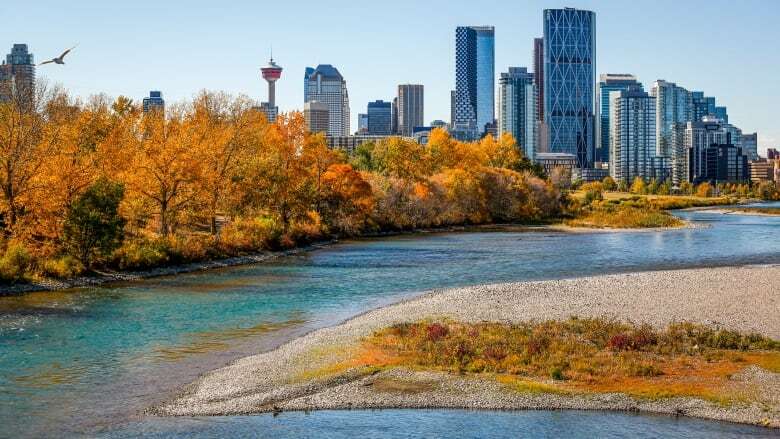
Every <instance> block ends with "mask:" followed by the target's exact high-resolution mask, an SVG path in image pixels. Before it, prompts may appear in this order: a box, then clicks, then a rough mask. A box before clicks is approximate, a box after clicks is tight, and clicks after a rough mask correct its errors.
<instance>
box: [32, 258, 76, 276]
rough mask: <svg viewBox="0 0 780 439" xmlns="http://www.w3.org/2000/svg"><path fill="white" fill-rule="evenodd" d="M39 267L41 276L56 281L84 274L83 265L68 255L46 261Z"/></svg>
mask: <svg viewBox="0 0 780 439" xmlns="http://www.w3.org/2000/svg"><path fill="white" fill-rule="evenodd" d="M40 265H41V274H43V275H44V276H47V277H53V278H57V279H67V278H71V277H74V276H78V275H79V274H81V273H83V272H84V265H82V263H81V262H80V261H79V260H78V259H76V258H74V257H73V256H70V255H64V256H61V257H58V258H54V259H46V260H44V261H43V263H41V264H40Z"/></svg>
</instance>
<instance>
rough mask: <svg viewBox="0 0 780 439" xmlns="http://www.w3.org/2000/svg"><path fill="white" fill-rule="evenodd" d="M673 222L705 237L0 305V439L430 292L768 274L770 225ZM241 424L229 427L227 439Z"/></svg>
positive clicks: (422, 244) (325, 258) (327, 260)
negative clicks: (750, 271) (677, 274)
mask: <svg viewBox="0 0 780 439" xmlns="http://www.w3.org/2000/svg"><path fill="white" fill-rule="evenodd" d="M680 215H681V216H684V217H686V218H689V219H693V220H695V221H696V222H697V223H699V224H702V225H708V226H709V227H706V228H694V229H683V230H671V231H662V232H638V233H582V234H564V233H556V232H527V233H521V232H517V233H515V232H492V233H459V234H449V233H443V234H429V235H410V236H401V237H394V238H387V239H378V240H366V241H354V242H345V243H341V244H338V245H334V246H331V247H328V248H325V249H321V250H317V251H313V252H310V253H307V254H303V255H298V256H291V257H285V258H282V259H279V260H276V261H274V262H272V263H268V264H259V265H253V266H246V267H237V268H231V269H225V270H219V271H212V272H207V273H197V274H189V275H182V276H177V277H171V278H162V279H154V280H148V281H143V282H137V283H131V284H121V285H112V286H103V287H97V288H84V289H76V290H70V291H63V292H53V293H51V292H50V293H31V294H25V295H22V296H18V297H6V298H0V425H2V426H4V429H3V430H0V436H4V435H7V436H9V437H18V436H51V435H55V434H60V433H71V434H74V435H76V434H92V433H94V432H98V431H104V430H106V429H108V430H110V429H112V428H113V427H114V426H115V425H118V424H121V423H123V422H126V421H128V419H129V420H134V419H136V415H135V414H136V413H137V412H138V411H139V410H141V409H142V408H144V407H146V406H148V405H149V404H151V403H153V402H155V401H157V400H159V398H162V397H165V396H167V395H169V394H170V393H171V392H174V391H175V390H176V389H177V388H178V387H179V386H181V385H183V384H185V383H187V382H190V381H192V380H193V379H194V378H196V377H197V375H198V374H200V373H203V372H205V371H207V370H210V369H213V368H215V367H219V366H221V365H224V364H225V363H227V362H229V361H231V360H233V359H235V358H238V357H241V356H245V355H249V354H252V353H256V352H259V351H262V350H266V349H270V348H272V347H274V346H276V345H278V344H279V343H281V342H283V341H285V340H289V339H291V338H293V337H295V336H297V335H300V334H302V333H304V332H306V331H308V330H311V329H312V328H316V327H320V326H323V325H329V324H333V323H336V322H338V321H340V320H343V319H344V318H347V317H349V316H352V315H354V314H356V313H358V312H361V311H363V310H365V309H368V308H371V307H376V306H380V305H382V304H384V303H389V302H392V301H395V300H398V299H399V298H402V297H408V296H409V295H412V294H415V293H418V292H421V291H424V290H428V289H431V288H440V287H450V286H459V285H470V284H478V283H488V282H502V281H516V280H534V279H550V278H563V277H573V276H580V275H589V274H603V273H616V272H625V271H635V270H654V269H663V268H683V267H696V266H713V265H732V264H743V263H778V262H780V240H778V239H777V236H778V234H779V233H780V218H777V217H758V216H741V215H721V214H715V213H706V212H681V213H680ZM230 419H232V418H227V421H224V422H227V423H228V424H230V423H231V421H230ZM193 422H195V421H193ZM245 422H250V423H251V421H243V420H242V421H241V422H239V420H238V418H237V419H236V423H237V428H238V424H242V425H243V424H244V423H245ZM257 422H260V421H257Z"/></svg>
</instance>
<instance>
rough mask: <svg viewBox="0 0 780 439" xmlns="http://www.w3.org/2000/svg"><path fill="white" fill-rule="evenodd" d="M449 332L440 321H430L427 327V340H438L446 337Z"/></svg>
mask: <svg viewBox="0 0 780 439" xmlns="http://www.w3.org/2000/svg"><path fill="white" fill-rule="evenodd" d="M449 332H450V330H449V329H448V328H447V327H446V326H444V325H442V324H440V323H432V324H430V325H428V329H427V335H428V340H430V341H438V340H439V339H441V338H444V337H446V336H447V334H449Z"/></svg>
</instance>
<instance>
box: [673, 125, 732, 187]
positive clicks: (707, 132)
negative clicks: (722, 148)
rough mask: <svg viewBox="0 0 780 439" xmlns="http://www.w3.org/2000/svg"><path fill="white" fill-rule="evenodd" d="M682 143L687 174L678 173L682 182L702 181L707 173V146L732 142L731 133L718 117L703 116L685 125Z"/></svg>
mask: <svg viewBox="0 0 780 439" xmlns="http://www.w3.org/2000/svg"><path fill="white" fill-rule="evenodd" d="M684 132H685V135H684V136H683V137H682V141H683V142H684V144H683V145H682V147H681V148H678V149H679V150H680V151H682V152H684V153H686V154H687V156H688V158H687V160H688V163H687V165H688V166H687V173H686V174H687V175H680V176H679V177H678V180H679V181H680V182H681V183H682V182H685V181H688V182H697V181H702V178H703V177H704V176H705V175H706V174H707V148H709V147H710V146H712V145H726V144H730V143H731V142H732V140H731V133H729V132H728V131H727V130H726V128H725V127H724V126H723V123H722V121H721V120H720V119H717V118H714V117H710V116H704V117H703V118H702V120H701V121H691V122H688V123H687V124H686V125H685V131H684Z"/></svg>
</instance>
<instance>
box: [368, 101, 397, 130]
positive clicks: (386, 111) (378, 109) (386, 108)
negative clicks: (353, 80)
mask: <svg viewBox="0 0 780 439" xmlns="http://www.w3.org/2000/svg"><path fill="white" fill-rule="evenodd" d="M366 114H368V134H369V135H372V136H388V135H390V134H391V132H392V128H393V110H392V105H391V104H390V102H385V101H381V100H380V101H374V102H369V103H368V111H367V112H366Z"/></svg>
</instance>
